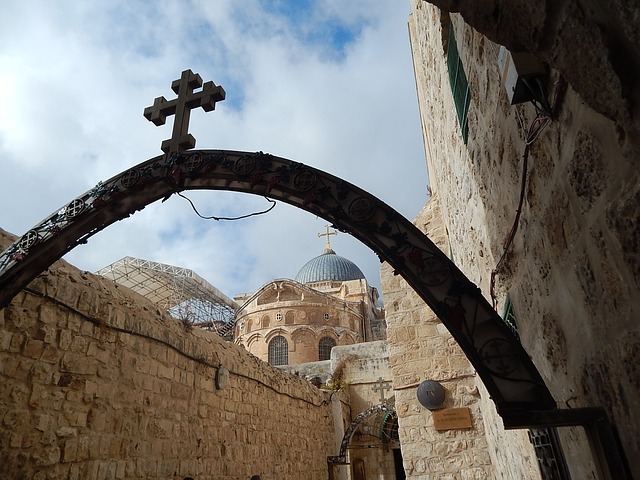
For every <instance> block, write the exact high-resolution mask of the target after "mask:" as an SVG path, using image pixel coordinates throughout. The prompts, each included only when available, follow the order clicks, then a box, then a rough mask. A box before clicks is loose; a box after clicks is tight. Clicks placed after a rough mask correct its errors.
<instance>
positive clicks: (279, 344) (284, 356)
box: [269, 335, 289, 365]
mask: <svg viewBox="0 0 640 480" xmlns="http://www.w3.org/2000/svg"><path fill="white" fill-rule="evenodd" d="M269 364H271V365H288V364H289V342H287V339H286V338H284V337H283V336H282V335H278V336H277V337H273V339H272V340H271V341H270V342H269Z"/></svg>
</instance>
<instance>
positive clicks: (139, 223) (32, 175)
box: [0, 0, 427, 296]
mask: <svg viewBox="0 0 640 480" xmlns="http://www.w3.org/2000/svg"><path fill="white" fill-rule="evenodd" d="M408 14H409V1H408V0H404V1H397V0H377V1H375V2H371V1H364V0H350V1H348V2H346V1H340V0H318V1H315V2H313V1H303V0H273V1H269V0H262V1H260V0H243V1H236V0H216V1H209V0H201V1H198V0H157V1H144V0H137V1H136V0H95V1H93V0H92V1H91V2H87V1H83V0H61V1H56V2H51V1H49V0H35V1H29V2H26V1H24V0H3V1H2V2H1V5H0V169H1V170H0V205H1V208H0V227H1V228H3V229H5V230H8V231H10V232H12V233H15V234H17V235H21V234H23V233H24V232H26V231H27V230H29V229H30V228H31V227H32V226H34V225H35V224H37V223H38V222H39V221H41V220H43V219H44V218H45V217H47V216H48V215H50V214H51V213H53V212H54V211H57V210H58V209H59V208H60V207H62V206H63V205H65V204H66V203H68V202H69V201H70V200H72V199H73V198H75V197H76V196H78V195H80V194H82V193H84V192H85V191H87V190H89V189H91V188H92V187H93V186H94V185H96V184H97V183H98V182H99V181H100V180H106V179H108V178H110V177H112V176H114V175H116V174H118V173H120V172H122V171H123V170H125V169H127V168H129V167H131V166H133V165H136V164H138V163H141V162H143V161H145V160H147V159H149V158H151V157H153V156H156V155H158V154H160V153H161V152H160V143H161V142H162V140H163V139H166V138H169V137H170V136H171V125H172V119H171V118H170V119H168V121H167V124H166V125H164V126H161V127H156V126H154V125H153V124H152V123H150V122H148V121H147V120H146V119H145V118H144V117H143V116H142V112H143V110H144V108H145V107H147V106H149V105H151V104H152V103H153V100H154V98H155V97H157V96H160V95H164V96H165V97H166V98H168V99H170V98H173V97H174V94H173V92H172V91H171V88H170V86H171V82H172V81H173V80H175V79H177V78H179V77H180V73H181V72H182V71H183V70H185V69H187V68H190V69H192V70H193V71H194V72H196V73H199V74H200V75H201V76H202V78H203V80H204V81H209V80H211V81H213V82H214V83H215V84H216V85H222V86H223V87H224V89H225V90H226V93H227V97H226V100H225V101H224V102H221V103H218V105H217V106H216V110H215V111H214V112H210V113H205V112H203V111H202V110H201V109H200V110H197V111H195V112H194V113H193V114H192V116H191V127H190V132H191V133H192V134H193V135H194V136H195V137H196V139H197V146H196V147H197V148H216V149H217V148H220V149H231V150H246V151H258V150H260V151H264V152H268V153H272V154H274V155H277V156H281V157H285V158H289V159H291V160H295V161H298V162H301V163H305V164H308V165H311V166H313V167H316V168H319V169H321V170H324V171H327V172H329V173H332V174H333V175H337V176H339V177H341V178H343V179H345V180H347V181H349V182H351V183H354V184H356V185H357V186H359V187H361V188H364V189H365V190H367V191H369V192H370V193H372V194H374V195H376V196H377V197H379V198H380V199H382V200H383V201H385V202H386V203H387V204H389V205H391V206H392V207H394V208H395V209H396V210H398V211H399V212H400V213H402V214H403V215H404V216H406V217H408V218H414V217H415V215H416V214H417V213H418V211H419V209H420V208H421V207H422V205H423V204H424V203H425V201H426V199H427V193H426V184H427V173H426V167H425V160H424V152H423V147H422V139H421V135H420V122H419V118H418V108H417V101H416V93H415V86H414V79H413V69H412V66H411V57H410V48H409V40H408V34H407V17H408ZM185 193H186V194H187V195H188V196H189V197H190V198H191V199H192V200H193V201H194V203H195V204H196V205H197V207H198V209H199V210H200V212H201V213H202V214H203V215H214V216H218V217H220V216H237V215H244V214H247V213H251V212H254V211H260V210H264V209H266V208H267V207H268V206H269V205H268V203H267V202H266V200H265V199H264V198H262V197H255V196H251V195H245V194H238V193H230V192H201V191H200V192H193V191H191V192H185ZM326 223H327V222H326V221H325V220H323V219H321V218H316V217H315V216H313V215H311V214H309V213H306V212H303V211H301V210H297V209H295V208H293V207H290V206H288V205H287V204H283V203H278V204H277V206H276V207H275V209H274V210H273V211H271V212H270V213H269V214H266V215H261V216H256V217H251V218H250V219H246V220H242V221H236V222H216V221H212V220H209V221H207V220H202V219H200V218H198V217H197V216H196V215H195V214H194V213H193V211H192V210H191V207H190V206H189V204H188V203H187V202H186V201H185V200H183V199H181V198H179V197H178V196H175V195H174V196H173V197H172V198H171V199H170V200H168V201H167V202H165V203H156V204H153V205H150V206H148V207H147V208H146V209H144V210H143V211H142V212H139V213H136V214H135V215H134V216H133V217H131V218H129V219H127V220H124V221H121V222H118V223H117V224H115V225H113V226H111V227H109V228H107V229H106V230H104V231H103V232H101V233H99V234H97V235H95V236H94V237H93V238H92V239H91V240H90V241H89V243H88V244H87V245H83V246H79V247H77V248H76V249H74V250H73V251H72V252H70V253H69V254H68V255H67V256H66V257H65V258H66V259H67V260H68V261H70V262H71V263H73V264H74V265H76V266H77V267H79V268H81V269H83V270H89V271H96V270H98V269H100V268H102V267H104V266H106V265H109V264H110V263H112V262H114V261H116V260H118V259H120V258H122V257H124V256H127V255H130V256H135V257H140V258H145V259H149V260H154V261H158V262H163V263H168V264H172V265H179V266H183V267H187V268H191V269H193V270H195V271H196V272H197V273H198V274H199V275H201V276H202V277H204V278H205V279H207V280H208V281H209V282H210V283H212V284H213V285H215V286H216V287H218V288H219V289H220V290H221V291H222V292H224V293H226V294H227V295H229V296H233V295H235V294H237V293H241V292H250V291H255V290H256V289H258V288H259V287H260V286H262V285H263V284H264V283H266V282H268V281H269V280H271V279H274V278H283V277H286V278H292V277H294V276H295V274H296V273H297V271H298V270H299V269H300V267H301V266H302V265H303V264H304V263H305V262H306V261H308V260H309V259H310V258H312V257H314V256H316V255H318V254H320V253H321V251H322V249H323V247H324V240H323V239H321V238H318V236H317V233H318V232H321V231H323V230H324V225H325V224H326ZM331 244H332V247H333V248H334V249H335V250H336V252H337V253H338V254H340V255H342V256H345V257H347V258H349V259H351V260H352V261H354V262H355V263H356V264H357V265H358V266H359V267H360V268H361V269H362V270H363V272H364V273H365V275H366V277H367V279H368V280H369V282H370V283H371V284H373V285H375V286H378V287H379V284H380V279H379V261H378V259H377V257H376V256H375V254H374V253H373V252H372V251H370V250H369V249H368V248H367V247H365V246H364V245H362V244H361V243H360V242H359V241H357V240H355V239H354V238H352V237H350V236H348V235H347V234H340V235H338V236H337V237H332V239H331Z"/></svg>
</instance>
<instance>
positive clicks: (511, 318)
mask: <svg viewBox="0 0 640 480" xmlns="http://www.w3.org/2000/svg"><path fill="white" fill-rule="evenodd" d="M502 320H504V323H506V324H507V327H509V328H510V329H511V331H512V332H513V334H514V335H515V336H516V337H517V338H520V335H519V334H518V323H517V321H516V314H515V312H514V310H513V303H511V298H509V297H508V296H507V301H506V302H505V304H504V311H503V312H502Z"/></svg>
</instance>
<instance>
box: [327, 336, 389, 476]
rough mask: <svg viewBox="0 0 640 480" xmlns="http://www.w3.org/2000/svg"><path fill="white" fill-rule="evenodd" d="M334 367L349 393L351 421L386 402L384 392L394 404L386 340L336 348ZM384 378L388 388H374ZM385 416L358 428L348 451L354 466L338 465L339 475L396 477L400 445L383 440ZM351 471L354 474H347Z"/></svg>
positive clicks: (335, 372)
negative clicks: (383, 419) (381, 434)
mask: <svg viewBox="0 0 640 480" xmlns="http://www.w3.org/2000/svg"><path fill="white" fill-rule="evenodd" d="M331 370H332V371H333V372H334V378H335V377H337V378H338V379H339V382H340V383H341V384H342V385H344V388H345V390H346V391H348V393H349V395H348V398H349V410H350V419H349V420H350V421H353V419H355V418H356V416H357V415H359V414H360V413H361V412H363V411H365V410H367V409H368V408H370V407H373V406H375V405H379V404H380V403H382V402H381V396H382V395H384V398H385V399H386V401H387V403H391V404H392V403H393V397H394V394H395V392H394V391H393V382H392V375H391V369H390V367H389V353H388V348H387V342H386V341H375V342H367V343H359V344H357V345H348V346H338V347H334V348H333V350H332V351H331ZM380 378H381V379H382V380H383V382H382V386H384V390H383V391H381V390H374V387H376V388H378V387H380V386H381V383H380V382H379V379H380ZM383 416H384V415H383V414H379V415H375V416H372V417H369V418H368V419H367V420H365V421H364V422H363V423H362V424H361V425H360V426H359V427H358V429H357V430H356V431H355V433H354V434H353V436H352V437H351V442H350V444H349V449H348V451H347V455H348V461H349V462H350V465H346V466H335V467H334V469H335V470H336V474H342V475H343V478H352V479H356V480H357V479H359V478H366V479H370V478H372V479H373V478H376V479H385V480H394V479H395V478H396V474H395V460H394V454H393V450H394V449H395V448H398V447H399V445H398V444H397V442H394V441H391V442H389V443H387V444H386V445H383V443H382V441H381V440H380V429H381V420H382V418H383ZM347 474H350V476H349V477H347ZM363 474H364V477H363V476H362V475H363Z"/></svg>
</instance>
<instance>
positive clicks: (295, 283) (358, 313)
mask: <svg viewBox="0 0 640 480" xmlns="http://www.w3.org/2000/svg"><path fill="white" fill-rule="evenodd" d="M235 300H236V301H237V302H238V303H239V304H241V305H242V306H241V307H240V309H239V310H238V312H237V315H236V330H235V335H234V338H235V342H236V343H237V344H239V345H242V346H244V347H245V348H246V349H247V350H248V351H249V352H250V353H252V354H253V355H255V356H257V357H258V358H260V359H261V360H264V361H265V362H268V363H270V364H272V365H296V364H301V363H308V362H318V361H326V360H329V359H330V358H331V349H332V348H333V347H335V346H337V345H352V344H355V343H362V342H368V341H372V340H380V339H384V338H385V337H384V335H385V323H384V310H383V309H382V306H381V304H380V302H379V300H378V292H377V290H376V289H375V288H374V287H371V286H370V285H369V284H368V282H367V280H366V279H365V278H364V275H363V274H362V271H361V270H360V269H359V268H358V267H357V266H356V265H355V264H354V263H353V262H351V261H350V260H348V259H346V258H344V257H341V256H339V255H337V254H336V253H335V251H334V250H333V249H332V248H331V247H330V245H329V244H328V243H327V247H326V248H325V250H324V251H323V252H322V254H321V255H319V256H317V257H314V258H313V259H311V260H310V261H309V262H307V263H306V264H305V265H304V266H303V267H302V268H301V269H300V271H299V272H298V274H297V275H296V278H295V280H288V279H280V280H274V281H272V282H269V283H268V284H266V285H264V286H263V287H262V288H260V289H259V290H258V291H257V292H256V293H254V294H252V295H240V296H236V298H235Z"/></svg>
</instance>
